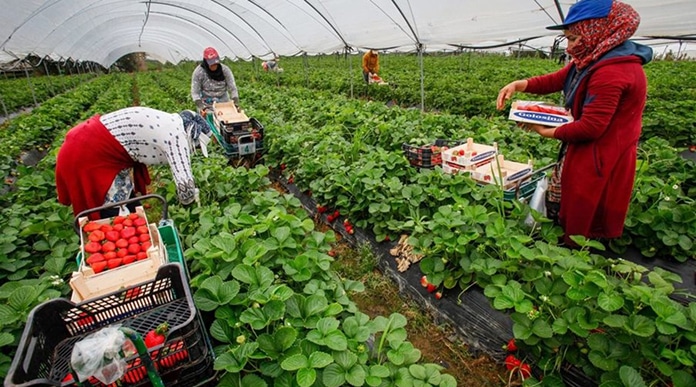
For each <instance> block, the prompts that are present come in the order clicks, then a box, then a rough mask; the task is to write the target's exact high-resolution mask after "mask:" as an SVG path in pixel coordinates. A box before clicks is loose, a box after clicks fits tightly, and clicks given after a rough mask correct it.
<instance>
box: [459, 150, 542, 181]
mask: <svg viewBox="0 0 696 387" xmlns="http://www.w3.org/2000/svg"><path fill="white" fill-rule="evenodd" d="M531 176H532V162H531V160H530V161H529V162H527V163H526V164H525V163H518V162H514V161H509V160H505V157H504V156H503V155H498V157H497V158H496V159H495V160H493V161H491V162H490V163H488V164H486V165H482V166H480V167H478V168H476V169H475V170H474V171H472V172H471V178H472V179H474V180H476V181H477V182H479V183H483V184H497V185H500V186H501V187H503V189H510V188H513V187H514V186H515V185H516V184H518V183H520V182H523V181H525V180H527V179H529V178H530V177H531Z"/></svg>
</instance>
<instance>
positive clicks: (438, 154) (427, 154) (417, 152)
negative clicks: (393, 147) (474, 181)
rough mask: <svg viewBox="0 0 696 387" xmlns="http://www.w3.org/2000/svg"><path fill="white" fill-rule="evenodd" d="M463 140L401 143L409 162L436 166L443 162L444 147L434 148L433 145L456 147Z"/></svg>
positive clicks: (417, 164)
mask: <svg viewBox="0 0 696 387" xmlns="http://www.w3.org/2000/svg"><path fill="white" fill-rule="evenodd" d="M462 143H463V141H451V140H444V139H437V140H435V143H433V144H430V145H424V146H413V145H409V144H406V143H403V144H402V145H401V149H402V150H403V151H404V155H405V156H406V158H407V159H408V161H409V163H411V165H413V166H414V167H418V168H434V167H435V166H437V165H441V164H442V152H443V150H442V149H437V150H433V149H432V147H438V148H442V147H454V146H457V145H460V144H462Z"/></svg>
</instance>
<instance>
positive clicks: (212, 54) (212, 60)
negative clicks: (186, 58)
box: [203, 47, 220, 66]
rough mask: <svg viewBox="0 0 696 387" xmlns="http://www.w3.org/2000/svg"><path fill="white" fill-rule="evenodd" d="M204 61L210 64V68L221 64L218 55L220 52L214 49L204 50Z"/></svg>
mask: <svg viewBox="0 0 696 387" xmlns="http://www.w3.org/2000/svg"><path fill="white" fill-rule="evenodd" d="M203 59H205V61H206V62H207V63H208V66H210V65H213V64H217V63H220V55H218V52H217V51H216V50H215V49H214V48H212V47H208V48H206V49H205V50H203Z"/></svg>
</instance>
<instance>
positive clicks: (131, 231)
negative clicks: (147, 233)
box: [121, 222, 137, 240]
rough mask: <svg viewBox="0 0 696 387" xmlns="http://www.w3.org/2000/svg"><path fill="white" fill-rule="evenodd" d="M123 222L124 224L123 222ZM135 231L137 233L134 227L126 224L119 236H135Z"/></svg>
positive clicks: (126, 237) (127, 237)
mask: <svg viewBox="0 0 696 387" xmlns="http://www.w3.org/2000/svg"><path fill="white" fill-rule="evenodd" d="M123 224H124V225H125V222H124V223H123ZM136 233H137V231H136V229H135V227H129V226H126V227H124V228H123V230H121V238H123V239H126V240H127V239H129V238H130V237H132V236H135V234H136Z"/></svg>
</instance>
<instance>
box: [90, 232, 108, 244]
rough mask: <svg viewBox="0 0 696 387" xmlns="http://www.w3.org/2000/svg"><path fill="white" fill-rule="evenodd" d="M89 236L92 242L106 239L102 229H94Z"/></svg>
mask: <svg viewBox="0 0 696 387" xmlns="http://www.w3.org/2000/svg"><path fill="white" fill-rule="evenodd" d="M87 238H88V239H89V240H91V241H92V242H101V241H103V240H104V232H103V231H101V230H94V231H92V232H91V233H89V237H87Z"/></svg>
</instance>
